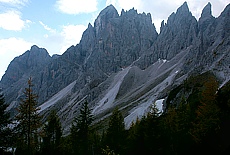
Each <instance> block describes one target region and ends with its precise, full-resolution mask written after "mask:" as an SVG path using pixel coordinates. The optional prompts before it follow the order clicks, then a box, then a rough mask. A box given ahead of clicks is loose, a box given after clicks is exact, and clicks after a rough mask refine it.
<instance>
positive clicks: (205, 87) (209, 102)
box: [0, 73, 230, 155]
mask: <svg viewBox="0 0 230 155" xmlns="http://www.w3.org/2000/svg"><path fill="white" fill-rule="evenodd" d="M218 87H219V84H218V82H217V80H216V78H215V76H214V75H213V74H211V73H204V74H202V75H198V76H193V77H191V78H189V79H187V80H185V81H184V83H183V84H182V85H179V86H177V87H176V88H175V89H174V90H172V91H171V92H170V93H169V97H168V99H167V101H166V103H167V104H168V106H167V108H166V110H165V112H164V113H162V114H160V113H159V112H158V110H157V109H156V105H155V104H153V107H152V110H151V111H150V112H149V113H148V114H147V115H146V116H144V117H143V118H141V119H137V120H136V122H135V123H134V122H133V123H132V125H131V127H130V129H128V130H125V125H124V118H123V116H122V114H121V112H120V111H119V110H118V108H115V109H114V111H113V113H112V115H111V116H110V117H109V118H108V120H109V121H108V122H106V123H104V124H103V123H102V122H100V124H99V123H98V124H97V125H95V126H93V127H92V121H93V116H92V114H91V111H90V109H89V108H88V103H87V102H85V103H84V104H83V105H82V107H81V110H80V115H79V117H77V118H76V119H75V120H74V122H73V124H72V127H71V134H70V135H69V136H67V137H63V138H61V136H62V133H61V125H60V121H59V119H58V117H57V114H56V113H55V112H54V111H53V112H51V113H50V116H49V118H48V121H47V124H46V125H45V127H44V132H43V136H44V135H45V136H44V139H43V145H42V146H40V147H42V148H43V152H41V154H63V155H65V154H66V155H69V154H79V155H91V154H92V155H101V154H106V155H108V154H111V155H118V154H120V155H139V154H145V155H152V154H159V155H169V154H170V155H173V154H175V155H184V154H191V155H192V154H210V153H212V154H229V153H230V141H229V139H230V132H229V131H230V114H229V111H230V103H229V101H230V95H229V94H230V82H228V83H226V84H225V85H224V86H223V87H222V88H221V89H218ZM29 90H30V89H26V91H29ZM27 94H28V93H27ZM29 94H30V93H29ZM31 94H33V93H31ZM26 96H28V95H26ZM29 96H30V95H29ZM32 96H34V95H32ZM31 98H32V99H33V98H34V97H31ZM0 101H1V103H2V102H4V100H2V96H1V97H0ZM22 103H24V104H25V103H28V97H27V98H26V99H25V100H24V102H22ZM0 105H1V104H0ZM24 107H25V105H24ZM0 108H1V106H0ZM4 108H6V107H4ZM4 108H3V109H4ZM32 109H36V108H32ZM0 110H1V109H0ZM3 111H4V110H3ZM20 111H22V112H24V111H26V110H23V109H21V110H20ZM35 111H36V110H35ZM2 113H4V112H2ZM2 113H1V114H2ZM35 113H36V112H35ZM6 124H7V123H6ZM102 124H103V125H104V126H102ZM105 124H108V127H107V125H105ZM98 125H99V126H100V127H98ZM25 127H26V126H25ZM31 128H32V127H31ZM93 129H94V130H93ZM103 129H106V132H102V131H103ZM23 131H27V130H26V128H25V129H24V130H23ZM34 131H36V132H37V130H34ZM18 133H20V132H18ZM99 133H100V134H99ZM24 134H25V135H24V136H23V134H22V133H20V134H19V135H20V136H19V137H20V138H19V139H17V142H19V143H20V144H21V145H17V153H18V154H26V153H27V151H28V145H27V144H29V143H27V141H26V140H27V138H28V137H27V136H26V132H25V133H24ZM36 135H37V134H36ZM36 135H35V134H34V133H32V134H31V136H32V137H31V141H34V143H33V144H38V143H37V142H36V139H37V137H36ZM36 151H38V150H36V148H35V147H34V145H32V144H31V151H30V153H31V154H32V153H35V152H36Z"/></svg>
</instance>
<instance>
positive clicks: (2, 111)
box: [0, 94, 11, 148]
mask: <svg viewBox="0 0 230 155" xmlns="http://www.w3.org/2000/svg"><path fill="white" fill-rule="evenodd" d="M6 108H7V105H6V104H5V100H4V96H3V94H0V146H1V147H3V148H5V147H8V146H9V143H10V136H11V130H10V128H9V127H8V125H9V124H10V115H9V113H8V112H6Z"/></svg>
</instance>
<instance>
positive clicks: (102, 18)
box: [94, 5, 119, 34]
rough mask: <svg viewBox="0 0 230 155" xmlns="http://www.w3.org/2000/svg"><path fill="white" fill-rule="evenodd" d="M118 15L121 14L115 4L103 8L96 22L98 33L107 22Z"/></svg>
mask: <svg viewBox="0 0 230 155" xmlns="http://www.w3.org/2000/svg"><path fill="white" fill-rule="evenodd" d="M116 17H119V14H118V12H117V10H116V8H115V7H114V6H113V5H109V6H107V7H106V8H105V9H104V10H102V11H101V12H100V14H99V16H98V17H97V19H96V20H95V22H94V27H95V29H96V34H98V33H99V31H101V30H102V29H104V28H105V27H106V24H107V23H108V21H109V19H110V18H116Z"/></svg>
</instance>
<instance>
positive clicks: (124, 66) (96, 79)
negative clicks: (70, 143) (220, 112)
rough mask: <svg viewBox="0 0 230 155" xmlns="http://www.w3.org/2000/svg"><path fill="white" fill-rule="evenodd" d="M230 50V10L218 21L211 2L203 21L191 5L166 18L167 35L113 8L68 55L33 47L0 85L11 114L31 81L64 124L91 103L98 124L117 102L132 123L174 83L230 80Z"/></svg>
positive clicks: (138, 17)
mask: <svg viewBox="0 0 230 155" xmlns="http://www.w3.org/2000/svg"><path fill="white" fill-rule="evenodd" d="M229 51H230V5H228V6H227V7H226V8H225V10H224V11H223V12H222V14H221V15H220V16H219V17H218V18H214V17H213V16H212V11H211V4H210V3H208V4H207V5H206V6H205V7H204V9H203V11H202V14H201V17H200V18H199V20H198V21H197V20H196V19H195V17H194V16H192V14H191V12H190V11H189V8H188V5H187V3H186V2H185V3H184V4H183V5H182V6H181V7H179V8H178V9H177V11H176V12H175V13H172V14H171V15H170V16H169V17H168V20H167V23H165V22H164V21H162V23H161V28H160V34H158V33H157V32H156V29H155V26H154V24H153V23H152V19H151V15H150V14H146V13H142V14H139V13H137V11H136V10H135V9H131V10H129V11H124V10H122V12H121V15H119V14H118V12H117V10H116V9H115V8H114V6H112V5H110V6H108V7H106V8H105V9H104V10H102V11H101V13H100V14H99V15H98V17H97V19H96V20H95V22H94V24H93V25H91V24H89V25H88V28H87V29H86V30H85V31H84V33H83V35H82V38H81V41H80V43H79V44H77V45H76V46H71V47H69V48H68V49H67V50H66V51H65V53H63V54H62V55H60V56H57V55H56V56H53V57H50V56H49V54H48V53H47V51H46V50H45V49H42V48H38V47H37V46H32V47H31V49H30V50H29V51H26V52H25V53H24V54H23V55H21V56H19V57H17V58H15V59H14V60H13V61H12V62H11V63H10V65H9V67H8V69H7V71H6V73H5V75H4V76H3V78H2V80H1V82H0V87H2V89H3V93H4V94H5V97H6V101H7V103H9V105H10V106H9V108H8V109H9V110H11V109H14V108H16V107H17V104H18V102H19V100H20V98H22V97H23V96H22V95H23V93H22V92H23V89H24V88H25V87H26V81H27V79H28V78H29V77H30V76H32V78H33V82H34V84H35V86H34V91H35V93H37V94H38V96H39V100H38V101H39V103H40V104H41V105H42V104H43V103H44V104H50V105H49V108H47V109H46V110H44V111H43V112H44V113H45V112H48V111H49V109H50V108H55V109H56V110H58V111H59V112H58V113H59V115H60V116H61V120H62V122H63V123H64V125H65V126H68V125H69V124H71V120H72V118H73V117H75V116H76V115H77V114H78V111H79V106H80V105H81V103H82V102H83V101H84V100H88V102H89V103H90V104H89V105H90V106H91V108H92V109H94V112H95V114H100V115H98V116H96V117H98V119H100V118H99V117H103V118H104V117H106V116H104V115H103V114H105V113H106V114H108V113H109V112H110V111H111V109H110V110H109V109H108V108H113V107H114V106H117V105H118V106H119V107H122V109H125V110H127V111H126V112H125V113H126V114H127V115H129V114H130V115H129V116H127V118H126V120H129V121H131V119H130V117H131V115H136V114H134V112H135V111H139V112H140V111H142V112H143V111H145V110H147V108H146V106H148V105H150V104H151V103H153V102H155V101H156V100H157V99H160V98H166V97H167V92H168V91H169V90H170V89H171V88H172V87H173V86H175V85H177V84H180V83H181V82H182V81H183V79H185V78H186V77H188V76H190V75H191V74H193V73H196V74H200V73H202V72H205V71H208V70H211V71H213V72H214V73H215V75H217V76H218V78H219V79H220V81H222V82H223V83H224V82H227V81H228V80H229V79H230V78H229V77H230V66H229V62H230V55H229V54H230V52H229ZM142 104H143V105H144V106H142ZM43 107H44V106H43ZM142 107H145V108H146V109H145V110H143V109H141V108H142ZM12 115H14V114H12ZM128 118H129V119H128Z"/></svg>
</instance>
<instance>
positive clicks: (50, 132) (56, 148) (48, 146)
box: [43, 111, 62, 155]
mask: <svg viewBox="0 0 230 155" xmlns="http://www.w3.org/2000/svg"><path fill="white" fill-rule="evenodd" d="M44 132H45V137H44V146H43V147H44V151H46V153H47V152H49V153H51V154H52V155H53V154H60V141H61V136H62V128H61V123H60V120H59V118H58V116H57V113H56V111H51V113H50V115H49V117H48V121H47V123H46V124H45V127H44Z"/></svg>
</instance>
